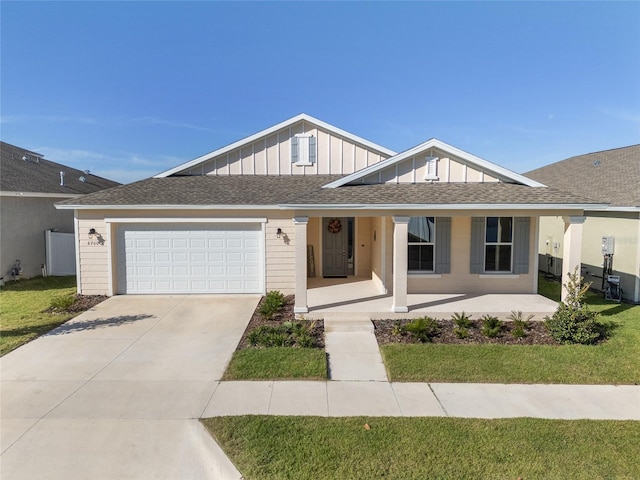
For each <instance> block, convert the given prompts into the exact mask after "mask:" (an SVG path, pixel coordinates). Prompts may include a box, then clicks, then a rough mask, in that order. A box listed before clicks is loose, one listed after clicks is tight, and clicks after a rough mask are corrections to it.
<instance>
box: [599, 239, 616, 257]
mask: <svg viewBox="0 0 640 480" xmlns="http://www.w3.org/2000/svg"><path fill="white" fill-rule="evenodd" d="M615 245H616V238H615V237H602V254H603V255H613V253H614V250H615Z"/></svg>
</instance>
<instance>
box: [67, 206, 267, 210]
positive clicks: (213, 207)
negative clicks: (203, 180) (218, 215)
mask: <svg viewBox="0 0 640 480" xmlns="http://www.w3.org/2000/svg"><path fill="white" fill-rule="evenodd" d="M55 207H56V208H57V209H59V210H278V209H279V208H280V207H279V206H278V205H55Z"/></svg>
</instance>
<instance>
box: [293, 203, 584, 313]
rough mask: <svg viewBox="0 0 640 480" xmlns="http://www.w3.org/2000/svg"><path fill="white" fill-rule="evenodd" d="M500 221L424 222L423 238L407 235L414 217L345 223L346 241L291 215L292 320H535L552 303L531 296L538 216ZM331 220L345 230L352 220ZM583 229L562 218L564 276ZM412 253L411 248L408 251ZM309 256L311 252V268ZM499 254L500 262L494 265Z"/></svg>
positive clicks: (322, 221)
mask: <svg viewBox="0 0 640 480" xmlns="http://www.w3.org/2000/svg"><path fill="white" fill-rule="evenodd" d="M363 213H364V212H363ZM508 213H509V215H510V216H505V217H476V216H471V215H468V214H457V215H452V216H450V217H446V216H442V217H438V216H436V217H424V218H425V219H426V221H425V222H423V223H425V225H424V228H427V227H428V231H426V230H425V231H424V232H423V231H422V230H420V229H418V231H414V230H415V228H416V227H415V225H414V227H412V230H411V231H410V229H409V224H410V222H411V221H412V220H411V219H412V218H422V217H408V216H396V215H390V216H378V217H374V216H371V217H367V216H362V217H352V218H353V219H354V221H353V222H351V223H349V224H350V225H353V229H352V230H351V227H350V230H349V233H348V235H347V230H346V229H345V228H342V229H336V232H332V231H331V229H328V226H330V224H329V222H330V221H332V220H331V219H330V218H328V217H324V218H322V217H307V216H300V217H294V218H293V223H294V233H295V246H294V267H295V278H296V284H295V292H294V293H295V296H296V306H295V312H296V313H298V314H304V315H305V316H306V317H309V318H320V317H325V316H327V315H333V316H340V315H344V314H345V313H348V314H349V315H357V316H359V317H361V318H370V319H379V318H383V319H388V318H392V319H393V318H407V317H419V316H424V315H429V316H434V317H435V316H438V317H441V318H449V317H450V316H451V314H452V313H454V312H462V311H464V312H466V313H467V314H472V315H474V316H475V318H478V316H482V315H484V314H492V315H495V316H498V317H499V318H502V319H504V318H506V317H507V316H508V315H509V313H510V312H512V311H521V312H523V313H525V314H533V315H534V318H536V319H543V318H544V317H545V316H547V315H550V314H551V313H553V312H554V311H555V309H556V307H557V304H556V303H555V302H553V301H551V300H548V299H546V298H544V297H542V296H540V295H537V293H536V292H537V291H538V290H537V272H538V264H537V261H538V255H537V243H538V219H539V216H536V215H530V216H524V215H523V214H522V213H520V212H519V211H518V212H508ZM514 213H516V214H519V215H522V216H517V215H516V214H514ZM536 213H537V212H536ZM487 218H492V219H494V223H495V222H496V221H497V220H500V221H501V222H502V223H500V225H502V227H501V228H503V229H504V231H505V232H507V233H508V235H507V236H506V237H505V238H506V240H505V242H506V243H504V242H503V243H504V245H502V244H501V248H502V250H499V249H498V247H496V246H495V245H494V243H495V242H494V243H491V241H490V240H491V235H490V234H489V233H486V232H491V231H492V230H490V227H489V226H487V225H489V224H488V220H486V219H487ZM333 221H338V223H339V224H342V225H347V224H348V221H351V218H350V217H347V216H346V215H345V216H344V217H342V218H341V217H334V218H333ZM583 222H584V217H566V218H565V237H564V246H563V250H564V252H565V255H564V256H565V258H567V259H569V260H567V261H566V262H564V263H563V278H565V277H566V274H568V273H569V272H571V271H572V269H573V268H574V267H575V266H576V265H579V263H580V240H581V232H582V223H583ZM491 228H493V229H494V230H496V229H497V227H495V226H494V227H491ZM327 230H328V231H329V233H327ZM493 233H495V234H496V235H497V233H496V232H495V231H494V232H493ZM416 238H417V239H418V240H420V241H414V240H415V239H416ZM496 238H497V237H496ZM336 239H340V242H337V241H336ZM421 239H422V240H424V241H422V240H421ZM347 240H348V243H347ZM410 240H411V241H410ZM496 241H497V240H496ZM416 245H417V246H418V250H411V249H412V248H413V247H414V246H416ZM309 251H311V252H314V251H315V252H319V255H317V257H316V260H314V259H313V258H314V255H311V256H309ZM410 251H411V252H412V253H411V255H410V254H409V252H410ZM499 251H500V252H506V255H502V254H501V255H502V256H501V257H500V260H499V261H498V260H497V254H498V252H499ZM487 252H491V255H489V253H487ZM418 253H419V254H418ZM503 257H504V258H503ZM349 259H352V260H351V261H352V262H353V263H351V265H353V268H350V269H349V268H347V267H348V265H350V264H349V263H348V260H349ZM487 259H488V260H487ZM316 261H317V265H318V268H316ZM333 265H341V270H340V272H336V271H333V270H328V269H327V266H331V267H333ZM309 266H311V268H309ZM384 292H389V293H384ZM565 293H566V292H565V291H564V289H563V291H562V295H563V297H564V295H565Z"/></svg>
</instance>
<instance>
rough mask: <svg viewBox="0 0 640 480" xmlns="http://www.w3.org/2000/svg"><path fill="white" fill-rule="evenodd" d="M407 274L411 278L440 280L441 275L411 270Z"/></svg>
mask: <svg viewBox="0 0 640 480" xmlns="http://www.w3.org/2000/svg"><path fill="white" fill-rule="evenodd" d="M407 274H408V276H409V277H411V278H442V274H441V273H429V272H427V271H426V270H425V271H424V272H420V271H418V270H411V271H409V272H407Z"/></svg>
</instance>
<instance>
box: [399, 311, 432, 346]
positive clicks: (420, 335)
mask: <svg viewBox="0 0 640 480" xmlns="http://www.w3.org/2000/svg"><path fill="white" fill-rule="evenodd" d="M404 328H405V329H406V331H407V332H409V333H411V334H412V335H413V336H414V337H416V338H417V339H418V340H420V341H421V342H423V343H424V342H430V341H431V339H432V338H433V337H435V336H436V335H437V334H438V333H439V332H440V325H438V322H437V321H436V320H434V319H433V318H431V317H420V318H416V319H415V320H413V321H411V322H409V323H407V324H406V325H405V327H404Z"/></svg>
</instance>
